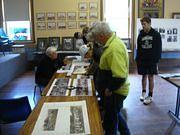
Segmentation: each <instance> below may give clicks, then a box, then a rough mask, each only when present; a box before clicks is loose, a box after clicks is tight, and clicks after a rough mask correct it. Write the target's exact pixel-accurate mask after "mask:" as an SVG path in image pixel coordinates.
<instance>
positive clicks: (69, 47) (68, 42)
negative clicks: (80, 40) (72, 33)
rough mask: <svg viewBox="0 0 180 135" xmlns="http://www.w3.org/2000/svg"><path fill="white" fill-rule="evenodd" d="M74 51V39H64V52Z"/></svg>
mask: <svg viewBox="0 0 180 135" xmlns="http://www.w3.org/2000/svg"><path fill="white" fill-rule="evenodd" d="M73 49H74V38H73V37H62V50H63V51H73Z"/></svg>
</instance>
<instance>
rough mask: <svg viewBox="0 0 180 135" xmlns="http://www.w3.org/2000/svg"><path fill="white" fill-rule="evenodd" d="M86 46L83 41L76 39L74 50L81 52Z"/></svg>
mask: <svg viewBox="0 0 180 135" xmlns="http://www.w3.org/2000/svg"><path fill="white" fill-rule="evenodd" d="M83 44H84V41H83V39H75V40H74V50H75V51H79V48H80V47H81V46H82V45H83Z"/></svg>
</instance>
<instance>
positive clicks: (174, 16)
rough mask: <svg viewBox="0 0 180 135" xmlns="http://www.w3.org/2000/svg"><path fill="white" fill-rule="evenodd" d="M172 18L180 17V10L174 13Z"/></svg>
mask: <svg viewBox="0 0 180 135" xmlns="http://www.w3.org/2000/svg"><path fill="white" fill-rule="evenodd" d="M172 18H174V19H180V12H175V13H172Z"/></svg>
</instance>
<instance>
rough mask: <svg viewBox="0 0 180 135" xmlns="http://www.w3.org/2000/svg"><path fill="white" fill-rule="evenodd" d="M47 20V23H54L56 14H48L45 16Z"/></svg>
mask: <svg viewBox="0 0 180 135" xmlns="http://www.w3.org/2000/svg"><path fill="white" fill-rule="evenodd" d="M46 17H47V20H48V21H54V20H56V13H54V12H49V13H47V14H46Z"/></svg>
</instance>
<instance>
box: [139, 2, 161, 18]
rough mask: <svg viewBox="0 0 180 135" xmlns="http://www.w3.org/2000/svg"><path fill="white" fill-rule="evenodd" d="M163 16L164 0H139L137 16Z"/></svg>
mask: <svg viewBox="0 0 180 135" xmlns="http://www.w3.org/2000/svg"><path fill="white" fill-rule="evenodd" d="M143 16H150V17H151V18H164V0H139V1H138V17H139V18H142V17H143Z"/></svg>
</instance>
